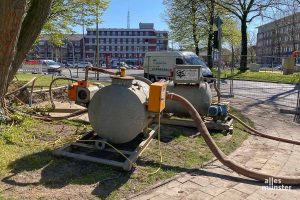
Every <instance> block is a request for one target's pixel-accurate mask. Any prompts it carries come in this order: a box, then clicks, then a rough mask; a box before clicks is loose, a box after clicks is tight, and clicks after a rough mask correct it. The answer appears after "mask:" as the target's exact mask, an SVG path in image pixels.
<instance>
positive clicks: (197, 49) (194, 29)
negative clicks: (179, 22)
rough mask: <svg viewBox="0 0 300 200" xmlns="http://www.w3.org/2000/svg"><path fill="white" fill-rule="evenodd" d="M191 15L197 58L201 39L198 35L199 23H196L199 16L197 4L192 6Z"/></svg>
mask: <svg viewBox="0 0 300 200" xmlns="http://www.w3.org/2000/svg"><path fill="white" fill-rule="evenodd" d="M191 6H192V9H191V15H192V31H193V40H194V47H195V53H196V54H197V56H199V52H200V50H199V39H198V35H197V23H196V14H197V8H196V7H195V3H194V2H193V3H192V4H191Z"/></svg>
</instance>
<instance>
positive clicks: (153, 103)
mask: <svg viewBox="0 0 300 200" xmlns="http://www.w3.org/2000/svg"><path fill="white" fill-rule="evenodd" d="M166 91H167V83H166V82H155V83H152V84H151V85H150V92H149V101H148V111H149V112H156V113H160V112H161V111H163V110H164V109H165V107H166Z"/></svg>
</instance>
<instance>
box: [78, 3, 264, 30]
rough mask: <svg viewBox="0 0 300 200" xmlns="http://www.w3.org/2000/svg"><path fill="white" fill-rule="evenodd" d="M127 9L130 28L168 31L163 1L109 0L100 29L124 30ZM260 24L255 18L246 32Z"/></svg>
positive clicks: (258, 19)
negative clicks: (147, 24)
mask: <svg viewBox="0 0 300 200" xmlns="http://www.w3.org/2000/svg"><path fill="white" fill-rule="evenodd" d="M128 9H129V11H130V27H131V28H138V25H139V23H140V22H151V23H154V26H155V29H157V30H169V28H168V25H167V23H166V22H165V21H164V19H163V16H164V11H165V7H164V5H163V0H111V2H110V5H109V7H108V9H107V10H106V11H105V13H104V15H103V16H102V19H103V23H102V24H100V27H105V28H126V27H127V12H128ZM261 24H262V21H261V20H260V18H256V20H255V21H254V22H253V23H251V24H250V25H249V29H248V32H255V33H256V32H257V29H256V27H257V26H259V25H261ZM94 27H95V26H94ZM74 30H75V31H76V32H78V33H81V32H82V29H81V27H75V28H74Z"/></svg>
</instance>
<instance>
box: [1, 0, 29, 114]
mask: <svg viewBox="0 0 300 200" xmlns="http://www.w3.org/2000/svg"><path fill="white" fill-rule="evenodd" d="M25 8H26V0H15V1H11V0H1V2H0V77H1V78H0V102H1V101H2V99H3V97H4V95H5V93H6V90H7V87H8V74H9V73H10V71H11V63H12V62H13V59H14V56H15V54H16V45H17V41H18V37H19V33H20V30H21V24H22V17H23V15H24V13H25ZM0 106H1V105H0ZM0 109H1V107H0Z"/></svg>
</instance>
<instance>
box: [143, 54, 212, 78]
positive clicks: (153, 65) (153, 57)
mask: <svg viewBox="0 0 300 200" xmlns="http://www.w3.org/2000/svg"><path fill="white" fill-rule="evenodd" d="M176 65H201V66H203V67H202V69H201V71H202V75H203V76H204V77H212V73H211V71H210V69H209V68H208V67H207V65H206V64H205V62H204V61H203V60H202V59H201V58H199V57H198V56H197V55H196V54H195V53H193V52H189V51H152V52H147V53H146V55H145V58H144V64H143V67H144V77H145V78H148V79H149V80H151V81H152V82H154V81H157V80H159V79H168V78H170V77H172V76H173V70H174V67H175V66H176Z"/></svg>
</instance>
